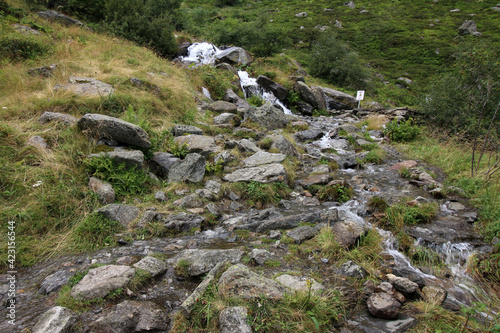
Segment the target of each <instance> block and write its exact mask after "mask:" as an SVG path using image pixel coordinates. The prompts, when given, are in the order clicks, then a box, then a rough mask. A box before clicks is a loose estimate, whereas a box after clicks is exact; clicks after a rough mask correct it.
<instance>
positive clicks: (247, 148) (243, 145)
mask: <svg viewBox="0 0 500 333" xmlns="http://www.w3.org/2000/svg"><path fill="white" fill-rule="evenodd" d="M238 148H239V149H240V150H241V151H242V152H249V153H257V152H259V151H260V148H259V147H257V145H256V144H255V143H254V142H253V141H251V140H248V139H241V140H240V141H239V142H238Z"/></svg>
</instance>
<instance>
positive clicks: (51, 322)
mask: <svg viewBox="0 0 500 333" xmlns="http://www.w3.org/2000/svg"><path fill="white" fill-rule="evenodd" d="M76 317H77V314H76V313H74V312H73V311H71V310H70V309H67V308H65V307H62V306H55V307H53V308H51V309H49V310H48V311H47V312H45V313H44V314H43V315H42V316H41V317H40V319H38V321H37V323H36V325H35V327H33V329H32V330H31V331H30V332H32V333H66V332H69V331H70V329H71V326H72V325H73V324H74V323H75V321H76Z"/></svg>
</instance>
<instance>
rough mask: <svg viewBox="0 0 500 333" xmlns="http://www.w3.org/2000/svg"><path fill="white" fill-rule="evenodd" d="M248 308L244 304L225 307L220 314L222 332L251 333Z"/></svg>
mask: <svg viewBox="0 0 500 333" xmlns="http://www.w3.org/2000/svg"><path fill="white" fill-rule="evenodd" d="M247 316H248V310H247V308H246V307H243V306H234V307H229V308H225V309H224V310H222V312H221V313H220V315H219V326H220V333H251V332H252V327H250V325H249V324H248V322H247Z"/></svg>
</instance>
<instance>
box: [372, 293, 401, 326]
mask: <svg viewBox="0 0 500 333" xmlns="http://www.w3.org/2000/svg"><path fill="white" fill-rule="evenodd" d="M366 305H367V306H368V311H370V314H371V315H372V316H374V317H377V318H384V319H395V318H397V317H398V314H399V309H400V308H401V304H400V303H399V302H398V301H397V300H396V299H395V298H394V297H392V296H391V295H389V294H388V293H384V292H380V293H374V294H372V295H371V296H370V297H368V300H367V301H366Z"/></svg>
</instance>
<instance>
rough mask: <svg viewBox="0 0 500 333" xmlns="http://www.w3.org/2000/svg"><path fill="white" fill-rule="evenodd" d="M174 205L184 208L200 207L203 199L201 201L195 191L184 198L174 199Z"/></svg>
mask: <svg viewBox="0 0 500 333" xmlns="http://www.w3.org/2000/svg"><path fill="white" fill-rule="evenodd" d="M174 205H176V206H177V207H182V208H198V207H202V206H203V201H201V199H200V197H199V196H198V194H196V193H193V194H190V195H188V196H185V197H184V198H180V199H178V200H175V201H174Z"/></svg>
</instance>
